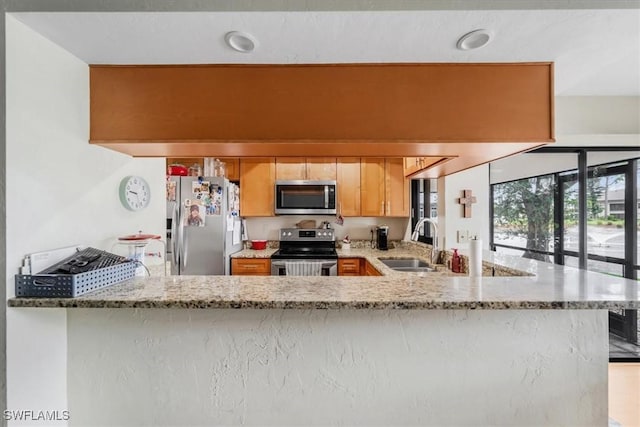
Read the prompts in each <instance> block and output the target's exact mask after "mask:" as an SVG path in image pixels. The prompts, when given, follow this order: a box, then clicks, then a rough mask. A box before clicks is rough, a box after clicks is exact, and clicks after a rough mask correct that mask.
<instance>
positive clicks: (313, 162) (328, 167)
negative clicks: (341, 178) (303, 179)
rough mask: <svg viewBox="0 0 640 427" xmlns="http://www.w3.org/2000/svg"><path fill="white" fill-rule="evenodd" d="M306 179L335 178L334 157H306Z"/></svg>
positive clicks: (333, 179) (332, 179)
mask: <svg viewBox="0 0 640 427" xmlns="http://www.w3.org/2000/svg"><path fill="white" fill-rule="evenodd" d="M306 175H307V179H311V180H321V181H322V180H331V181H335V180H336V179H337V172H336V158H335V157H333V158H331V157H318V158H307V174H306Z"/></svg>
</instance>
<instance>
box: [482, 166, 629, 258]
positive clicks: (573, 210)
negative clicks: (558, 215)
mask: <svg viewBox="0 0 640 427" xmlns="http://www.w3.org/2000/svg"><path fill="white" fill-rule="evenodd" d="M599 172H600V171H599V169H598V168H594V169H593V170H592V171H591V173H590V177H589V178H588V179H587V206H586V208H587V221H588V222H589V224H592V223H593V224H596V220H597V224H598V225H600V224H601V223H602V220H610V221H613V222H620V220H619V219H616V218H609V212H608V208H609V203H608V201H609V192H610V190H611V189H612V188H615V185H616V184H618V183H620V182H624V175H623V174H615V175H611V174H609V175H600V173H599ZM556 185H557V183H556V182H555V179H554V175H543V176H537V177H533V178H528V179H521V180H517V181H511V182H506V183H502V184H496V185H494V186H493V196H494V206H493V208H494V218H493V220H494V229H495V231H496V232H497V233H501V235H503V236H511V237H518V238H520V239H521V241H526V243H524V244H520V245H521V246H523V249H524V254H523V255H522V256H523V257H525V258H532V259H536V260H540V261H548V262H550V261H551V257H550V256H549V255H547V254H545V253H544V252H549V251H551V250H552V245H551V243H552V241H553V231H554V223H553V204H554V191H555V187H556ZM562 203H563V208H564V226H565V228H566V227H571V226H574V225H576V224H577V222H578V183H577V181H576V180H568V181H564V188H563V201H562ZM608 224H611V223H610V222H609V223H608ZM612 225H613V224H612ZM617 225H618V226H619V224H617ZM520 245H517V246H520ZM541 252H542V253H541Z"/></svg>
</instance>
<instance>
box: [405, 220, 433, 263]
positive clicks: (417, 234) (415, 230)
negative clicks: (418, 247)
mask: <svg viewBox="0 0 640 427" xmlns="http://www.w3.org/2000/svg"><path fill="white" fill-rule="evenodd" d="M425 222H428V223H429V224H431V225H432V226H433V245H432V246H433V249H432V250H431V263H432V264H436V262H437V261H438V255H439V252H440V251H438V224H437V223H436V222H435V221H434V220H432V219H431V218H420V220H419V221H418V223H417V224H416V228H414V229H413V233H411V240H413V241H417V240H418V236H419V235H420V234H419V232H418V230H419V229H420V227H422V225H423V224H424V223H425Z"/></svg>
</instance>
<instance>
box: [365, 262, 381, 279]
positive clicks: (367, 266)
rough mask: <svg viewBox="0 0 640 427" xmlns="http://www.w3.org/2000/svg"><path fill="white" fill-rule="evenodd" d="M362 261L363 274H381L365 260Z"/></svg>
mask: <svg viewBox="0 0 640 427" xmlns="http://www.w3.org/2000/svg"><path fill="white" fill-rule="evenodd" d="M363 261H364V264H365V266H364V275H365V276H382V274H380V272H379V271H378V270H376V269H375V267H374V266H373V265H371V263H370V262H369V261H367V260H363Z"/></svg>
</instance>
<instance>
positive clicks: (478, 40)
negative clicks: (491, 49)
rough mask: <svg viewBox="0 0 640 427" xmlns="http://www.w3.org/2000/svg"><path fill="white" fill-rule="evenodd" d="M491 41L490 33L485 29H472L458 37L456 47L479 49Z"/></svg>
mask: <svg viewBox="0 0 640 427" xmlns="http://www.w3.org/2000/svg"><path fill="white" fill-rule="evenodd" d="M490 41H491V33H490V32H489V31H487V30H474V31H471V32H470V33H467V34H465V35H464V36H462V37H460V39H459V40H458V43H456V47H457V48H458V49H460V50H472V49H480V48H481V47H483V46H486V45H487V44H489V42H490Z"/></svg>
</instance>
